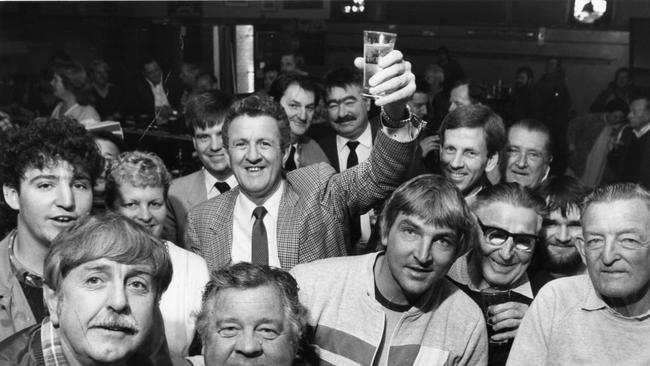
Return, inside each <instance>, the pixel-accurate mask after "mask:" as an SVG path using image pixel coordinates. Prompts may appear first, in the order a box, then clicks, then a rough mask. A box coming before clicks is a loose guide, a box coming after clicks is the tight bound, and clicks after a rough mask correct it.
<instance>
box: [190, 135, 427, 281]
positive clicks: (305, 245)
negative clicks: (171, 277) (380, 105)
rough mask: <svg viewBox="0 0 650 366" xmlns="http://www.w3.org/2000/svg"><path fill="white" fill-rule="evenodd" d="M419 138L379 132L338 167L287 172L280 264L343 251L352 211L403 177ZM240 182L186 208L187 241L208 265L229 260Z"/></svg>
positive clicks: (371, 203) (290, 264)
mask: <svg viewBox="0 0 650 366" xmlns="http://www.w3.org/2000/svg"><path fill="white" fill-rule="evenodd" d="M415 144H417V142H415V141H413V142H408V143H402V142H398V141H395V140H392V139H390V138H389V137H388V136H386V135H385V134H384V133H383V132H380V133H378V134H377V140H376V142H375V146H374V148H373V150H372V153H371V154H370V158H369V159H368V160H367V161H365V162H363V163H361V164H359V165H357V166H356V167H354V168H352V169H347V170H345V171H344V172H342V173H336V172H335V170H334V168H332V167H331V166H330V165H328V164H325V163H319V164H314V165H310V166H307V167H304V168H300V169H296V170H294V171H292V172H289V173H287V176H286V182H285V183H286V184H285V188H284V192H283V193H282V198H281V200H280V211H279V215H278V216H279V218H278V224H277V240H278V243H277V244H278V256H279V259H280V264H281V266H282V268H285V269H290V268H293V267H294V266H295V265H297V264H299V263H307V262H311V261H314V260H316V259H320V258H327V257H335V256H343V255H346V254H347V253H346V249H345V248H346V242H347V241H348V240H349V239H348V238H349V232H348V227H347V222H348V217H349V216H350V215H356V214H361V213H364V212H366V211H367V210H369V209H370V208H371V207H374V206H375V205H376V204H377V203H378V202H379V201H381V200H384V199H385V198H387V197H388V195H390V194H391V193H392V191H393V190H394V189H395V188H396V187H397V186H399V185H400V184H401V183H402V182H403V181H404V178H405V177H406V173H407V170H408V163H409V161H410V159H411V155H412V154H413V151H414V150H415ZM238 194H240V188H239V187H237V188H234V189H232V190H230V191H228V192H226V193H224V194H222V195H219V196H217V197H214V198H212V199H210V200H209V201H207V202H204V203H202V204H200V205H198V206H196V207H194V208H193V209H191V210H190V212H189V214H188V217H187V229H186V231H185V244H186V245H189V246H190V247H191V249H192V250H193V251H195V252H196V253H198V254H199V255H201V256H203V257H204V258H205V260H206V262H207V263H208V269H209V270H210V271H213V270H217V269H220V268H222V267H225V266H227V265H229V264H230V262H231V257H232V256H231V248H232V226H233V213H234V209H235V201H236V199H237V195H238Z"/></svg>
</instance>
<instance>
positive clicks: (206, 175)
mask: <svg viewBox="0 0 650 366" xmlns="http://www.w3.org/2000/svg"><path fill="white" fill-rule="evenodd" d="M201 169H202V170H203V179H204V182H205V190H206V192H208V193H209V192H210V191H211V190H213V189H216V188H215V187H214V184H215V183H217V182H226V183H228V185H229V186H230V189H233V188H235V187H236V186H237V184H238V182H237V177H235V175H234V174H231V175H230V176H229V177H228V178H226V180H225V181H220V180H219V179H217V178H215V177H214V175H212V174H210V172H208V170H207V169H205V167H202V168H201Z"/></svg>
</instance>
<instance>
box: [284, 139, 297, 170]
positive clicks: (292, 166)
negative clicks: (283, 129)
mask: <svg viewBox="0 0 650 366" xmlns="http://www.w3.org/2000/svg"><path fill="white" fill-rule="evenodd" d="M295 157H296V145H291V150H289V157H288V158H287V161H286V163H284V170H285V171H287V172H290V171H292V170H296V168H297V167H296V159H295Z"/></svg>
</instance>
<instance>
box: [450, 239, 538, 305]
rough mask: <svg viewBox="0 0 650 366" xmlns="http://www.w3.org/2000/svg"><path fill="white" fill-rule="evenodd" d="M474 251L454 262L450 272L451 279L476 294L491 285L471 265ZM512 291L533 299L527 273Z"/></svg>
mask: <svg viewBox="0 0 650 366" xmlns="http://www.w3.org/2000/svg"><path fill="white" fill-rule="evenodd" d="M472 252H473V251H470V252H469V253H467V254H465V255H463V256H461V257H460V258H458V259H457V260H456V262H454V264H453V266H452V268H451V269H450V270H449V272H448V275H449V277H450V278H451V279H452V280H454V281H456V282H458V283H460V284H462V285H465V286H467V287H468V288H469V289H470V290H472V291H475V292H480V291H481V290H483V289H485V288H488V287H489V285H488V284H487V283H486V282H485V281H483V280H482V276H481V275H480V274H478V273H476V271H477V269H475V268H474V266H472V265H470V261H471V257H470V255H471V254H472ZM510 291H513V292H516V293H518V294H520V295H523V296H526V297H527V298H529V299H532V298H533V289H532V288H531V287H530V280H529V279H528V275H527V274H526V273H524V274H523V276H521V278H520V279H519V281H517V283H516V284H515V286H514V287H512V288H510Z"/></svg>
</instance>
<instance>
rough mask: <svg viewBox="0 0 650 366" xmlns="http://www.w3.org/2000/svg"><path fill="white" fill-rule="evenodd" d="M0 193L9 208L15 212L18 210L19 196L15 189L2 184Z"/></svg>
mask: <svg viewBox="0 0 650 366" xmlns="http://www.w3.org/2000/svg"><path fill="white" fill-rule="evenodd" d="M2 193H3V194H4V197H5V202H7V205H9V207H11V208H13V209H14V210H16V211H18V210H20V199H19V198H20V194H19V193H18V189H17V188H14V187H12V186H9V185H6V184H3V185H2Z"/></svg>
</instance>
